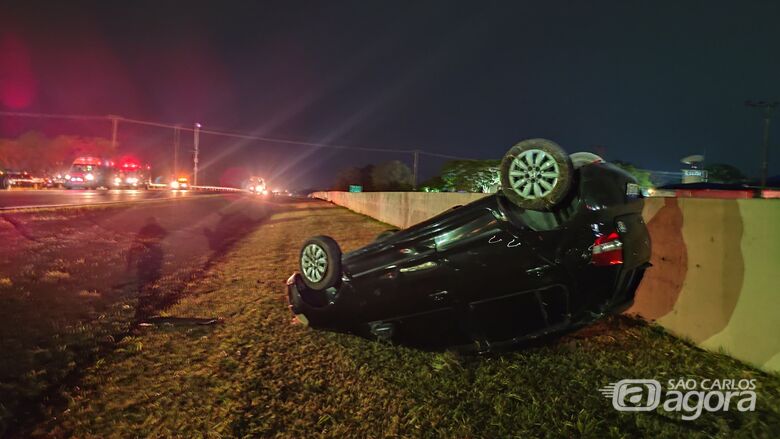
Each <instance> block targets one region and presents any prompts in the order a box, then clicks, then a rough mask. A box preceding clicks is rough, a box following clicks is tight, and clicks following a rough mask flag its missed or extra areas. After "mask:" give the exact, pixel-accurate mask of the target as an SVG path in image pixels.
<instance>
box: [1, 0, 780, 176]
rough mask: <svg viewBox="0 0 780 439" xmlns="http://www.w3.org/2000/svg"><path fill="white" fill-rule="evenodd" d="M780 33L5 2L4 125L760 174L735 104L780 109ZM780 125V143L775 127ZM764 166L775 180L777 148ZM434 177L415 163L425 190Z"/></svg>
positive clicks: (423, 12)
mask: <svg viewBox="0 0 780 439" xmlns="http://www.w3.org/2000/svg"><path fill="white" fill-rule="evenodd" d="M779 25H780V2H770V1H740V2H737V1H730V2H711V1H708V2H689V1H685V2H680V1H670V2H660V1H652V2H631V1H619V2H618V1H616V2H611V1H610V2H606V1H602V2H581V1H580V2H519V1H517V2H509V1H507V2H483V1H479V2H477V1H474V2H455V1H442V2H420V1H365V0H364V1H356V2H343V1H316V2H315V1H310V2H296V1H282V2H261V1H234V2H229V1H213V2H183V1H154V2H136V1H134V2H114V1H102V2H74V1H67V2H54V1H52V2H38V1H27V0H20V1H13V0H12V1H5V2H3V4H2V5H1V6H0V108H2V109H5V110H15V111H31V112H45V113H73V114H95V115H105V114H119V115H123V116H126V117H132V118H139V119H147V120H156V121H163V122H174V123H182V124H185V125H189V126H191V124H192V123H194V122H200V123H202V124H203V125H204V127H206V128H213V129H221V130H235V131H242V132H251V133H254V134H257V135H262V136H271V137H282V138H290V139H299V140H306V141H313V142H324V143H337V144H342V145H359V146H370V147H379V148H396V149H423V150H426V151H430V152H436V153H442V154H451V155H457V156H464V157H473V158H499V157H501V156H502V155H503V153H504V152H505V151H506V149H507V148H508V147H509V146H511V145H512V144H514V143H515V142H517V141H519V140H521V139H524V138H529V137H547V138H550V139H553V140H555V141H557V142H558V143H559V144H561V145H562V146H563V147H564V148H566V149H567V150H568V151H569V152H574V151H578V150H588V149H591V150H592V149H593V146H594V145H599V146H601V148H600V149H599V150H598V151H599V152H601V153H602V154H603V155H605V157H606V158H607V159H621V160H627V161H630V162H633V163H635V164H637V165H638V166H640V167H643V168H648V169H657V170H666V171H674V170H678V169H679V167H680V165H679V159H680V158H681V157H683V156H685V155H689V154H695V153H704V152H705V151H706V155H707V160H708V162H727V163H731V164H734V165H736V166H738V167H739V168H741V169H742V170H743V171H744V172H745V173H747V174H749V175H757V173H758V164H759V145H760V142H761V129H762V126H761V123H762V122H761V117H760V115H759V114H758V112H757V111H756V110H755V109H750V108H746V107H745V106H744V104H743V102H744V101H745V100H746V99H764V100H780V27H779ZM774 122H775V124H774V125H773V128H772V132H771V136H772V137H773V139H774V142H773V144H774V145H778V144H779V143H780V128H778V126H780V111H778V113H777V115H776V118H775V120H774ZM28 129H38V130H40V131H44V132H47V133H48V134H52V135H53V134H96V135H104V136H108V135H109V133H110V130H109V129H108V127H106V126H105V125H104V124H103V125H96V124H95V123H91V125H89V126H87V124H84V123H72V122H67V123H65V122H56V124H55V122H46V121H40V120H34V121H19V120H9V119H7V118H6V119H3V120H2V123H0V130H2V131H0V135H2V136H6V137H8V136H15V135H17V134H18V133H19V132H23V131H26V130H28ZM101 130H102V131H101ZM188 136H189V134H188V135H187V141H188V142H190V139H189V137H188ZM170 138H171V134H170V132H168V131H164V130H158V129H139V128H135V127H129V126H128V127H125V126H122V127H121V129H120V141H121V145H122V148H124V149H125V150H133V151H134V152H137V153H139V154H141V155H147V156H148V157H150V158H149V160H153V161H155V162H156V164H157V162H162V163H167V162H166V161H167V160H169V155H170V154H169V151H170V143H171V141H170ZM202 142H203V153H202V163H204V164H205V165H206V168H207V169H206V175H207V176H208V178H209V179H211V180H216V179H219V178H220V177H221V176H223V175H225V173H230V172H237V170H241V171H243V172H251V173H260V174H263V175H265V176H267V177H270V178H272V179H273V180H275V182H278V183H279V184H281V185H285V186H287V187H307V186H312V185H324V184H328V183H330V182H331V181H332V179H333V175H334V172H335V170H336V169H338V168H341V167H344V166H347V165H352V164H355V165H361V164H366V163H372V162H373V163H377V162H381V161H383V160H388V159H402V160H405V161H407V162H408V163H410V160H409V156H408V155H393V154H384V153H368V152H344V151H341V150H323V149H319V150H315V149H311V148H302V147H290V146H280V145H274V144H269V143H262V142H248V141H235V140H225V139H219V138H215V137H213V136H204V138H203V139H202ZM771 155H772V156H773V159H774V163H772V164H771V168H770V175H773V174H777V173H778V171H780V148H778V147H777V146H774V147H773V148H772V149H771ZM442 163H443V160H442V159H438V158H430V157H423V161H422V163H421V170H422V177H423V178H425V177H429V176H431V175H433V174H434V173H435V172H436V171H437V170H438V168H439V167H440V166H441V165H442ZM160 166H164V165H163V164H160Z"/></svg>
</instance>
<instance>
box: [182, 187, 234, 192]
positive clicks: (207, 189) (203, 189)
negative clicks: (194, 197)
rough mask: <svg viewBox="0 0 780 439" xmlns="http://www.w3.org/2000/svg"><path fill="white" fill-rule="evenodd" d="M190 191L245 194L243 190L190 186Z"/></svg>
mask: <svg viewBox="0 0 780 439" xmlns="http://www.w3.org/2000/svg"><path fill="white" fill-rule="evenodd" d="M190 188H191V189H194V190H198V191H217V192H247V191H246V190H244V189H238V188H234V187H222V186H190Z"/></svg>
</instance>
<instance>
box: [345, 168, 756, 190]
mask: <svg viewBox="0 0 780 439" xmlns="http://www.w3.org/2000/svg"><path fill="white" fill-rule="evenodd" d="M611 163H612V164H614V165H616V166H618V167H620V168H622V169H623V170H625V171H626V172H628V173H629V174H631V175H633V176H634V177H635V178H636V179H637V181H638V182H639V185H640V186H642V187H653V186H655V182H653V181H652V176H651V172H650V171H648V170H646V169H642V168H639V167H638V166H636V165H634V164H632V163H630V162H627V161H623V160H614V161H612V162H611ZM500 165H501V160H450V161H448V162H447V163H445V164H444V166H443V167H442V169H441V171H440V172H439V174H438V175H436V176H434V177H432V178H430V179H428V180H426V181H424V182H422V183H420V184H419V185H418V188H417V189H418V190H420V191H424V192H483V193H491V192H496V191H497V190H498V188H499V186H500V184H501V182H500V169H499V167H500ZM705 169H706V170H707V172H708V175H709V178H708V181H709V182H712V183H726V184H740V183H746V182H747V177H745V175H744V174H743V173H742V171H740V170H739V169H738V168H736V167H735V166H733V165H729V164H726V163H713V164H710V165H707V166H706V167H705ZM412 181H413V177H412V171H411V170H410V169H409V167H408V166H407V165H406V164H404V163H403V162H400V161H398V160H393V161H389V162H385V163H382V164H379V165H376V166H375V165H367V166H363V167H349V168H344V169H342V170H341V171H339V173H338V174H337V175H336V181H335V183H334V185H333V187H332V189H333V190H341V191H346V190H349V187H350V186H352V185H359V186H362V189H363V190H364V191H409V190H412V186H413V184H412Z"/></svg>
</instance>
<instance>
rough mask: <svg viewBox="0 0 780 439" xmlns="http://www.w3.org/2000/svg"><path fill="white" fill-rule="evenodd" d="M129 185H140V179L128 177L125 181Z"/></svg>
mask: <svg viewBox="0 0 780 439" xmlns="http://www.w3.org/2000/svg"><path fill="white" fill-rule="evenodd" d="M125 182H127V184H136V183H138V179H137V178H136V177H127V180H125Z"/></svg>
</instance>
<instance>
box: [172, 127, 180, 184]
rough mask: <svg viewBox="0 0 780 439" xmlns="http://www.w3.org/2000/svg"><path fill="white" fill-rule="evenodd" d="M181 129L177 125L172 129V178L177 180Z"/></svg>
mask: <svg viewBox="0 0 780 439" xmlns="http://www.w3.org/2000/svg"><path fill="white" fill-rule="evenodd" d="M180 139H181V129H180V127H179V126H178V125H176V126H175V127H173V178H174V180H175V179H177V178H179V142H180Z"/></svg>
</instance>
